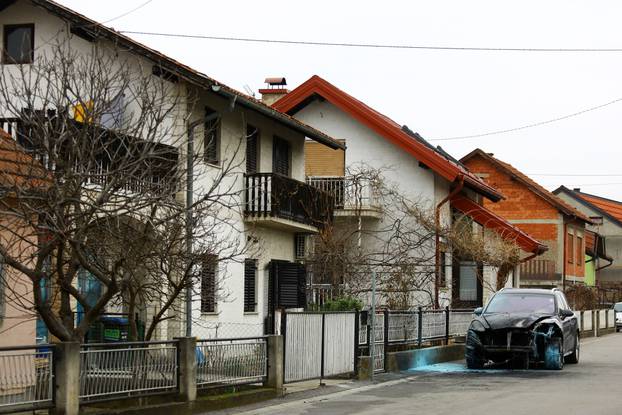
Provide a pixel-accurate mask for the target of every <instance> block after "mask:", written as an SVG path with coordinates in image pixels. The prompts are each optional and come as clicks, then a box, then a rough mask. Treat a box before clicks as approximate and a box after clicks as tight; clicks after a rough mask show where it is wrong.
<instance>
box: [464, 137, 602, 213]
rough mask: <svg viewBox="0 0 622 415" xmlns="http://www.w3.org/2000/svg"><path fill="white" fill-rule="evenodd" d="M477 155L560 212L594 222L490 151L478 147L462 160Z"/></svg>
mask: <svg viewBox="0 0 622 415" xmlns="http://www.w3.org/2000/svg"><path fill="white" fill-rule="evenodd" d="M476 156H480V157H482V158H483V159H484V160H488V161H490V162H491V163H493V164H494V165H496V166H498V167H500V168H501V169H502V170H504V171H505V172H506V173H507V174H509V175H510V176H512V177H514V178H516V179H517V180H519V181H520V182H522V183H523V184H524V185H525V186H527V188H529V189H530V190H531V191H532V192H534V193H535V194H537V195H538V196H540V197H541V198H542V199H544V200H546V201H547V202H548V203H549V204H551V205H552V206H553V207H555V208H556V209H558V210H559V211H560V212H562V213H564V214H565V215H568V216H574V217H576V218H577V219H580V220H582V221H584V222H587V223H592V220H591V219H590V218H589V217H588V216H586V215H584V214H583V213H581V212H580V211H578V210H577V209H575V208H574V207H573V206H571V205H570V204H568V203H566V202H564V201H563V200H562V199H560V198H559V197H557V196H555V195H554V194H553V193H551V192H549V191H548V190H546V189H545V188H544V187H542V186H541V185H540V184H538V183H537V182H535V181H534V180H532V179H531V178H530V177H529V176H527V175H526V174H524V173H523V172H521V171H520V170H518V169H517V168H516V167H514V166H512V165H511V164H509V163H506V162H504V161H501V160H499V159H498V158H496V157H494V156H492V155H491V154H489V153H486V152H485V151H484V150H482V149H480V148H476V149H475V150H473V151H471V152H470V153H469V154H467V155H466V156H464V157H462V158H461V159H460V161H461V162H466V161H467V160H469V159H471V158H473V157H476Z"/></svg>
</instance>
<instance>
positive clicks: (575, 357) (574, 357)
mask: <svg viewBox="0 0 622 415" xmlns="http://www.w3.org/2000/svg"><path fill="white" fill-rule="evenodd" d="M580 351H581V338H580V337H579V333H577V337H575V343H574V350H573V351H572V353H571V354H570V355H568V356H567V357H566V363H572V364H577V363H579V354H580Z"/></svg>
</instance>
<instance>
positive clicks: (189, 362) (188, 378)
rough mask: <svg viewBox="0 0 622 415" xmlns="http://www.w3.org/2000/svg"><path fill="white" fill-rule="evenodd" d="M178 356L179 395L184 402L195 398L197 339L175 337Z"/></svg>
mask: <svg viewBox="0 0 622 415" xmlns="http://www.w3.org/2000/svg"><path fill="white" fill-rule="evenodd" d="M176 340H177V341H178V343H177V347H178V349H177V351H178V356H179V361H178V365H179V396H180V397H181V399H182V400H184V401H185V402H193V401H195V400H196V399H197V353H196V348H197V339H196V337H179V338H177V339H176Z"/></svg>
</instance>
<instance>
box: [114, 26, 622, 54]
mask: <svg viewBox="0 0 622 415" xmlns="http://www.w3.org/2000/svg"><path fill="white" fill-rule="evenodd" d="M104 23H105V22H104ZM120 33H125V34H132V35H145V36H162V37H179V38H186V39H208V40H224V41H233V42H253V43H275V44H283V45H305V46H336V47H348V48H374V49H416V50H447V51H470V52H570V53H572V52H590V53H591V52H622V48H502V47H477V46H437V45H399V44H382V43H350V42H320V41H311V40H288V39H266V38H254V37H235V36H214V35H190V34H184V33H163V32H141V31H134V30H121V31H120Z"/></svg>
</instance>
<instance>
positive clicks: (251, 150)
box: [246, 125, 259, 174]
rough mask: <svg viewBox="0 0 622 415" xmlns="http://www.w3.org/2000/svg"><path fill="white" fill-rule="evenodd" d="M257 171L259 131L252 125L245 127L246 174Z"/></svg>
mask: <svg viewBox="0 0 622 415" xmlns="http://www.w3.org/2000/svg"><path fill="white" fill-rule="evenodd" d="M258 171H259V130H258V129H257V128H256V127H253V126H252V125H248V126H247V127H246V173H249V174H251V173H257V172H258Z"/></svg>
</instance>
